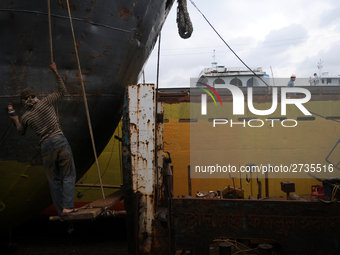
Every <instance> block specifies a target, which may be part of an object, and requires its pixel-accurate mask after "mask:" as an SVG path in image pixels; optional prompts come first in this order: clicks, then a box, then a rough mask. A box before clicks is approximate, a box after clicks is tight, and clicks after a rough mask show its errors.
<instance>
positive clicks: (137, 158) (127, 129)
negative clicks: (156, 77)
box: [123, 84, 161, 254]
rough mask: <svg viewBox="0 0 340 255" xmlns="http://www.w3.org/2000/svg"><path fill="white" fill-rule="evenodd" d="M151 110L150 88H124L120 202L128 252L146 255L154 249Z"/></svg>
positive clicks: (133, 86)
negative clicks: (121, 195) (124, 219)
mask: <svg viewBox="0 0 340 255" xmlns="http://www.w3.org/2000/svg"><path fill="white" fill-rule="evenodd" d="M155 109H156V107H155V93H154V85H152V84H143V85H131V86H129V87H128V88H127V93H126V97H125V104H124V114H123V123H124V124H123V162H124V169H123V173H124V174H123V175H124V176H123V180H124V191H125V195H124V199H125V204H126V206H125V208H126V211H127V216H128V219H127V225H128V236H129V240H128V242H129V250H130V251H131V252H137V254H150V252H151V251H152V250H153V248H154V246H155V229H154V222H155V188H156V184H157V178H158V177H157V171H156V170H155V158H156V148H155V137H156V131H155V128H156V127H155V119H156V114H155ZM160 142H161V141H160ZM130 247H132V248H130Z"/></svg>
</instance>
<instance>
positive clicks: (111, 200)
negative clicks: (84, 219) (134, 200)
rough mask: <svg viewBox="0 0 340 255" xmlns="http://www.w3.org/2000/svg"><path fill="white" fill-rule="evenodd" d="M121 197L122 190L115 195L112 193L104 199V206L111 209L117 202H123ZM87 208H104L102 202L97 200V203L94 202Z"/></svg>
mask: <svg viewBox="0 0 340 255" xmlns="http://www.w3.org/2000/svg"><path fill="white" fill-rule="evenodd" d="M123 195H124V191H123V190H119V191H117V192H115V193H112V194H111V195H108V196H107V197H105V201H106V206H107V207H111V206H113V205H115V204H117V203H118V202H120V201H121V200H123ZM89 207H105V204H104V200H103V199H99V200H97V201H94V202H92V203H90V205H89Z"/></svg>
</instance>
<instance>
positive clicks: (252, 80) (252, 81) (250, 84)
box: [247, 77, 259, 87]
mask: <svg viewBox="0 0 340 255" xmlns="http://www.w3.org/2000/svg"><path fill="white" fill-rule="evenodd" d="M258 85H259V82H258V80H256V79H255V78H254V77H251V78H250V79H249V80H248V81H247V86H248V87H253V86H258Z"/></svg>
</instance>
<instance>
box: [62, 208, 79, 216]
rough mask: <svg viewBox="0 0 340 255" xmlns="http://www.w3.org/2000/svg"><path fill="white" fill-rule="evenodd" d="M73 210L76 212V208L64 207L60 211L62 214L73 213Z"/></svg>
mask: <svg viewBox="0 0 340 255" xmlns="http://www.w3.org/2000/svg"><path fill="white" fill-rule="evenodd" d="M73 212H78V209H75V208H73V209H66V208H64V209H63V212H62V215H65V214H69V213H73Z"/></svg>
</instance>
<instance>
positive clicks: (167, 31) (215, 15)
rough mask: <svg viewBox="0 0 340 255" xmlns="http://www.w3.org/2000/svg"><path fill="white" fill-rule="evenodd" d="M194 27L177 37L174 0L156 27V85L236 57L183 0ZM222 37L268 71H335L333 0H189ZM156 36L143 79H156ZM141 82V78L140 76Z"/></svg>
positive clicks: (337, 48) (338, 30)
mask: <svg viewBox="0 0 340 255" xmlns="http://www.w3.org/2000/svg"><path fill="white" fill-rule="evenodd" d="M187 1H188V3H187V5H188V11H189V14H190V18H191V21H192V23H193V27H194V32H193V34H192V36H191V38H189V39H182V38H181V37H180V36H179V34H178V29H177V23H176V12H177V1H175V3H174V6H173V8H172V10H171V12H170V14H169V16H168V18H167V20H166V22H165V24H164V27H163V30H162V33H161V54H160V77H159V87H186V86H189V85H190V83H189V82H190V78H196V77H197V76H198V75H199V73H200V71H201V70H202V69H203V68H205V67H211V62H213V55H214V50H215V61H216V62H218V65H224V66H226V67H243V65H242V63H241V62H240V61H239V60H238V59H237V58H236V57H235V55H234V54H233V53H232V52H231V51H230V50H229V49H228V48H227V46H226V45H224V43H223V42H222V40H221V39H220V38H219V37H218V36H217V34H216V33H215V32H214V31H213V29H212V28H211V27H210V26H209V24H208V23H207V22H206V21H205V20H204V18H203V16H202V15H201V14H200V13H199V12H198V11H197V9H196V8H195V7H194V6H193V5H192V4H191V2H190V0H187ZM193 2H194V3H195V4H196V6H197V7H198V8H199V9H200V10H201V12H202V13H203V14H204V15H205V16H206V18H207V19H208V20H209V22H210V23H211V24H212V25H213V26H214V27H215V29H216V30H217V31H218V32H219V33H220V35H221V36H222V37H223V39H224V40H225V41H226V42H227V43H228V44H229V45H230V46H231V48H232V49H233V50H234V51H235V52H236V53H237V54H238V55H239V57H240V58H241V59H242V60H243V61H244V62H245V63H246V64H247V65H248V66H250V67H262V69H263V70H264V71H265V72H267V74H269V75H270V76H271V77H272V73H273V76H274V77H275V78H285V77H290V75H291V74H295V75H296V76H297V77H298V78H307V77H310V76H312V75H313V73H318V72H319V70H318V68H317V65H318V62H319V61H320V59H321V60H322V61H323V69H322V70H323V71H328V72H331V73H340V43H339V41H340V1H339V0H323V1H320V0H318V1H316V0H285V1H283V0H259V1H254V0H209V1H208V0H193ZM157 51H158V42H157V44H156V46H155V48H154V51H153V52H152V54H151V56H150V58H149V60H148V62H147V64H146V66H145V69H144V71H145V80H146V82H147V83H156V77H157V76H156V71H157ZM140 82H142V80H141V81H140Z"/></svg>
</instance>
